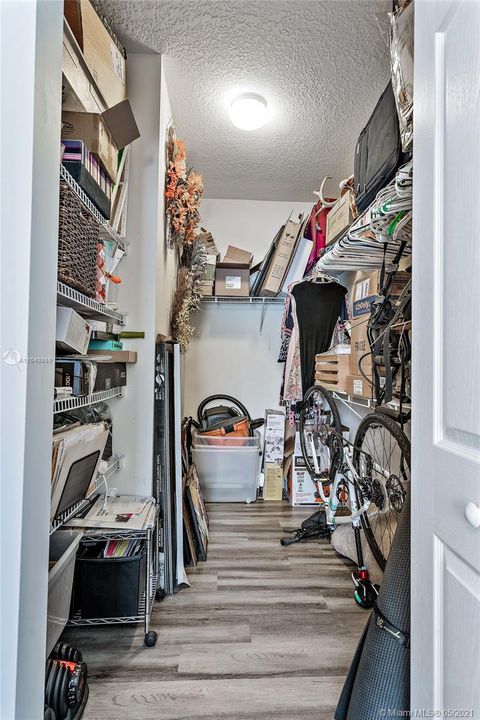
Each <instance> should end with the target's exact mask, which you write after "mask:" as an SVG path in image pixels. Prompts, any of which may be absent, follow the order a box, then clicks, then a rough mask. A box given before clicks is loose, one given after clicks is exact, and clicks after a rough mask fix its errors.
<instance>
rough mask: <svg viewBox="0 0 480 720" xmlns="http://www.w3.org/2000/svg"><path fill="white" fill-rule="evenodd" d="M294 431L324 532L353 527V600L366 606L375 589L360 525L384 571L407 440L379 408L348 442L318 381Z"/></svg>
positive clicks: (405, 473) (403, 485) (406, 474)
mask: <svg viewBox="0 0 480 720" xmlns="http://www.w3.org/2000/svg"><path fill="white" fill-rule="evenodd" d="M299 431H300V443H301V448H302V454H303V458H304V461H305V466H306V468H307V470H308V472H309V474H310V476H311V478H312V481H313V482H314V483H315V486H316V495H317V497H318V498H319V499H321V500H322V501H323V505H324V512H325V525H326V527H327V528H328V529H329V530H330V532H333V531H334V529H335V528H336V527H337V526H338V525H340V524H344V523H351V525H352V527H353V531H354V535H355V545H356V552H357V569H356V570H355V571H354V572H353V573H352V580H353V583H354V586H355V591H354V598H355V601H356V602H357V604H358V605H360V606H361V607H364V608H370V607H372V606H373V604H374V602H375V600H376V597H377V594H378V589H379V588H378V586H377V585H374V584H373V583H372V582H371V580H370V577H369V573H368V568H367V567H366V565H365V562H364V556H363V549H362V542H361V529H363V532H364V535H365V538H366V540H367V542H368V545H369V546H370V549H371V551H372V554H373V556H374V558H375V560H376V561H377V563H378V565H379V567H380V568H381V569H382V570H384V569H385V565H386V562H387V559H388V555H389V553H390V547H391V544H392V541H393V536H394V534H395V530H396V526H397V519H398V515H399V514H400V512H401V509H402V505H403V502H404V499H405V496H406V494H407V491H408V487H409V483H410V442H409V440H408V438H407V436H406V435H405V433H404V432H403V431H402V430H401V428H400V426H399V425H398V424H397V423H396V422H395V421H394V420H393V419H392V418H391V417H389V416H388V415H387V414H384V413H382V412H379V411H377V412H374V413H372V414H370V415H367V416H366V417H365V418H364V419H363V420H362V422H361V423H360V425H359V427H358V430H357V433H356V436H355V440H354V442H353V443H351V442H349V441H348V440H347V439H346V438H345V437H344V436H343V431H344V428H343V426H342V423H341V419H340V413H339V411H338V407H337V405H336V403H335V400H334V398H333V396H332V394H331V393H330V392H329V391H328V390H327V389H326V388H324V387H322V386H319V385H314V386H313V387H311V388H310V389H309V390H308V391H307V393H306V394H305V398H304V401H303V405H302V410H301V411H300V418H299ZM340 510H341V512H342V514H341V515H340V514H339V511H340ZM324 529H325V528H324ZM297 532H298V531H297ZM300 539H304V538H300Z"/></svg>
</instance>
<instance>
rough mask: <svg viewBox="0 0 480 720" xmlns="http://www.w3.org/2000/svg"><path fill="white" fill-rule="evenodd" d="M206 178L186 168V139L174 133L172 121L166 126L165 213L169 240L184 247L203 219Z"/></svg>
mask: <svg viewBox="0 0 480 720" xmlns="http://www.w3.org/2000/svg"><path fill="white" fill-rule="evenodd" d="M202 193H203V178H202V176H201V175H199V174H198V173H197V172H195V170H192V169H190V170H187V155H186V151H185V142H184V141H183V140H178V139H177V138H176V137H175V130H174V128H173V125H170V126H169V127H168V129H167V180H166V189H165V197H166V210H165V211H166V215H167V218H168V222H169V225H168V244H169V245H170V247H178V248H181V247H182V245H188V244H190V243H192V242H193V241H194V240H195V229H196V227H197V225H198V224H199V222H200V212H199V208H200V198H201V196H202Z"/></svg>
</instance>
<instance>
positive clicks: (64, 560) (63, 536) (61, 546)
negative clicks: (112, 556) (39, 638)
mask: <svg viewBox="0 0 480 720" xmlns="http://www.w3.org/2000/svg"><path fill="white" fill-rule="evenodd" d="M82 535H83V533H82V532H81V531H80V530H57V532H55V533H53V535H51V536H50V555H49V561H50V563H49V564H50V565H51V567H50V570H49V572H48V610H47V656H48V655H50V653H51V652H52V650H53V648H54V647H55V645H56V644H57V641H58V639H59V637H60V635H61V634H62V631H63V628H64V627H65V625H66V624H67V621H68V618H69V614H70V601H71V598H72V588H73V575H74V573H75V557H76V554H77V550H78V546H79V544H80V540H81V539H82Z"/></svg>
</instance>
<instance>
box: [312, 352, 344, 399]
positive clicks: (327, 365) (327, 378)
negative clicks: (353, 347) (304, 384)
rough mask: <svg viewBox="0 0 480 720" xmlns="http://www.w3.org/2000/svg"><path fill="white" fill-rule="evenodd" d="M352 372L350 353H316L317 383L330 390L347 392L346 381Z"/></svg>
mask: <svg viewBox="0 0 480 720" xmlns="http://www.w3.org/2000/svg"><path fill="white" fill-rule="evenodd" d="M349 373H350V355H349V354H341V355H335V354H333V353H322V354H321V355H315V384H317V385H323V386H324V387H326V388H327V389H328V390H337V391H339V392H345V382H346V378H347V375H348V374H349Z"/></svg>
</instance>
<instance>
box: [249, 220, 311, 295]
mask: <svg viewBox="0 0 480 720" xmlns="http://www.w3.org/2000/svg"><path fill="white" fill-rule="evenodd" d="M301 227H302V223H300V222H295V221H294V220H287V222H286V224H285V227H284V229H283V232H282V234H281V235H280V237H279V239H278V242H277V245H276V247H275V250H274V252H273V257H272V259H271V262H270V265H269V267H268V269H267V271H266V274H265V279H264V281H263V283H262V287H261V289H260V292H259V295H260V297H274V296H275V295H278V293H279V292H280V290H281V288H282V285H283V280H284V278H285V275H286V274H287V272H288V269H289V267H290V263H291V261H292V258H293V255H294V253H295V248H296V246H297V240H298V234H299V232H300V228H301Z"/></svg>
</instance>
